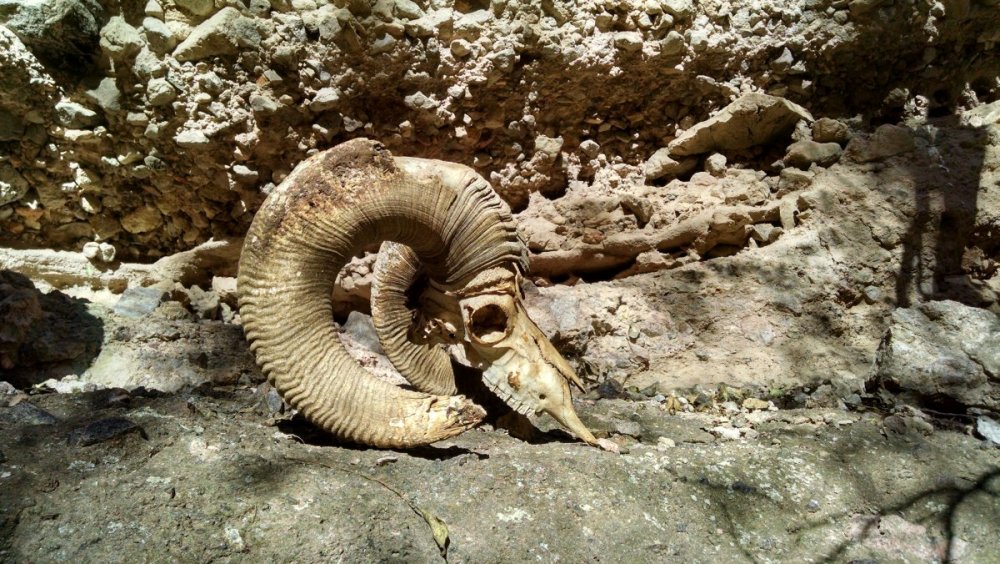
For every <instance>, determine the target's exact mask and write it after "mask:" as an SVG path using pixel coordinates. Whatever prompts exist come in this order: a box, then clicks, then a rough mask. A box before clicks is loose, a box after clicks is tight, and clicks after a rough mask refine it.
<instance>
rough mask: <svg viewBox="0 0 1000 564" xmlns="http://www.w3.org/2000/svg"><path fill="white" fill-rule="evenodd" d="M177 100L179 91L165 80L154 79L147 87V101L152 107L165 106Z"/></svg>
mask: <svg viewBox="0 0 1000 564" xmlns="http://www.w3.org/2000/svg"><path fill="white" fill-rule="evenodd" d="M175 98H177V90H175V89H174V87H173V85H171V84H170V83H169V82H167V80H166V79H163V78H154V79H153V80H150V81H149V84H147V85H146V99H147V100H148V101H149V105H151V106H165V105H167V104H169V103H170V102H173V101H174V99H175Z"/></svg>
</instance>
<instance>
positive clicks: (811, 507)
mask: <svg viewBox="0 0 1000 564" xmlns="http://www.w3.org/2000/svg"><path fill="white" fill-rule="evenodd" d="M819 508H820V504H819V501H818V500H815V499H810V500H809V503H808V504H806V509H807V510H808V511H809V512H810V513H815V512H817V511H819Z"/></svg>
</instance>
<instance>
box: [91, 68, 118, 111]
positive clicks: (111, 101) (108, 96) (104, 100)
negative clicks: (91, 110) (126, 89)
mask: <svg viewBox="0 0 1000 564" xmlns="http://www.w3.org/2000/svg"><path fill="white" fill-rule="evenodd" d="M86 96H87V98H88V99H90V101H92V102H94V103H95V104H97V105H98V106H100V107H101V109H102V110H104V111H105V112H106V113H117V112H120V111H121V109H122V93H121V91H120V90H118V85H117V84H116V83H115V79H114V78H111V77H110V76H109V77H106V78H103V79H101V82H100V83H99V84H98V85H97V88H94V89H93V90H88V91H87V92H86Z"/></svg>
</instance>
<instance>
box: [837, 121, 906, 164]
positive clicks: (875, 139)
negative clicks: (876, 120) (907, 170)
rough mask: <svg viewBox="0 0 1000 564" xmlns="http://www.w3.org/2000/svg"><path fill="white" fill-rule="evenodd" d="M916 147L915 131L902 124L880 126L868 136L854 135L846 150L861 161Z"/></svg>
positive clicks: (889, 155) (886, 156) (874, 159)
mask: <svg viewBox="0 0 1000 564" xmlns="http://www.w3.org/2000/svg"><path fill="white" fill-rule="evenodd" d="M914 147H916V142H915V141H914V139H913V133H912V132H911V131H910V130H909V129H908V128H906V127H903V126H900V125H892V124H888V123H887V124H885V125H881V126H879V128H878V129H876V130H875V133H873V134H872V135H871V137H868V138H867V139H866V138H864V137H854V138H852V139H851V142H850V143H848V144H847V148H846V149H845V150H844V153H845V154H846V155H849V156H850V158H851V159H853V160H854V161H856V162H859V163H865V162H871V161H879V160H883V159H887V158H889V157H894V156H896V155H900V154H903V153H907V152H909V151H912V150H913V149H914Z"/></svg>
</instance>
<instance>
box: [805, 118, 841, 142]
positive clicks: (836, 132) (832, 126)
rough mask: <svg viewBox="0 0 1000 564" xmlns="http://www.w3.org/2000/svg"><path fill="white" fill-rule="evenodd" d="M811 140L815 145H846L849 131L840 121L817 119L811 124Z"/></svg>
mask: <svg viewBox="0 0 1000 564" xmlns="http://www.w3.org/2000/svg"><path fill="white" fill-rule="evenodd" d="M812 138H813V141H816V142H817V143H841V144H843V143H847V141H848V140H849V139H850V138H851V130H850V129H849V128H848V127H847V124H845V123H844V122H842V121H837V120H835V119H830V118H825V117H824V118H819V119H818V120H816V121H814V122H813V124H812Z"/></svg>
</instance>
